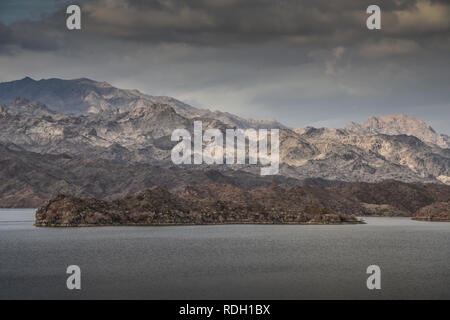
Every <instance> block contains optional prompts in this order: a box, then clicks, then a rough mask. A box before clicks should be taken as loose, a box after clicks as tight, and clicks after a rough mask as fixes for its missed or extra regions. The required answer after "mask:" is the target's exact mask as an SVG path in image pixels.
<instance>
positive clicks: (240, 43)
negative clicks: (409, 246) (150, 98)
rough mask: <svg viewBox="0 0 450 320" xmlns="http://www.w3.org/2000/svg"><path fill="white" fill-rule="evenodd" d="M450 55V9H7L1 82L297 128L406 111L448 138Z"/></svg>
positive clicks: (59, 3) (326, 2)
mask: <svg viewBox="0 0 450 320" xmlns="http://www.w3.org/2000/svg"><path fill="white" fill-rule="evenodd" d="M68 4H79V5H80V7H81V8H82V30H81V31H68V30H67V29H66V23H65V19H66V17H67V15H66V13H65V9H66V7H67V5H68ZM370 4H378V5H379V6H380V7H381V10H382V29H381V30H368V29H367V27H366V18H367V17H368V14H366V8H367V7H368V5H370ZM449 57H450V4H449V1H448V0H447V1H444V0H442V1H437V0H431V1H430V0H390V1H373V0H370V1H365V0H339V1H337V0H335V1H330V0H314V1H309V0H308V1H306V0H305V1H301V0H281V1H277V0H190V1H180V0H160V1H151V0H150V1H144V0H133V1H131V0H89V1H67V0H41V1H35V0H1V2H0V81H11V80H16V79H20V78H23V77H25V76H30V77H32V78H34V79H41V78H51V77H58V78H64V79H73V78H80V77H87V78H91V79H94V80H98V81H107V82H109V83H111V84H112V85H114V86H117V87H121V88H128V89H138V90H140V91H142V92H145V93H148V94H153V95H168V96H172V97H175V98H177V99H180V100H182V101H185V102H187V103H189V104H191V105H193V106H197V107H203V108H209V109H213V110H215V109H219V110H222V111H229V112H232V113H235V114H238V115H241V116H244V117H252V118H257V119H261V118H275V119H277V120H279V121H281V122H283V123H285V124H287V125H289V126H292V127H304V126H307V125H313V126H328V127H342V126H344V125H345V124H346V123H348V122H349V121H359V122H361V121H364V120H366V119H367V118H368V117H369V116H371V115H376V116H381V115H386V114H392V113H405V114H408V115H411V116H415V117H419V118H422V119H423V120H425V121H427V122H429V123H430V124H431V125H432V126H433V127H434V128H435V129H436V130H437V131H439V132H442V133H447V134H449V133H450V121H449V120H450V99H449V98H450V59H449Z"/></svg>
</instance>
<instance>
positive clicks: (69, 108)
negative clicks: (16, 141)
mask: <svg viewBox="0 0 450 320" xmlns="http://www.w3.org/2000/svg"><path fill="white" fill-rule="evenodd" d="M16 97H22V98H25V99H28V100H32V101H39V102H41V103H43V104H45V105H46V106H48V108H49V109H51V110H54V111H57V112H59V113H63V114H69V113H73V114H76V115H81V114H87V113H99V112H102V111H106V112H109V113H124V112H130V111H133V110H135V109H137V108H145V107H148V106H151V105H153V104H164V105H168V106H170V107H172V108H173V109H174V110H175V111H176V112H177V113H178V114H179V115H182V116H185V117H187V118H193V117H203V118H211V119H217V120H220V121H222V122H224V123H226V124H227V125H230V126H236V127H239V128H260V127H261V128H286V127H285V126H283V125H282V124H280V123H279V122H277V121H275V120H270V119H269V120H253V119H244V118H241V117H238V116H236V115H233V114H230V113H227V112H220V111H214V112H213V111H210V110H206V109H198V108H194V107H191V106H189V105H187V104H185V103H183V102H181V101H179V100H177V99H174V98H171V97H166V96H151V95H147V94H143V93H141V92H139V91H138V90H125V89H118V88H115V87H113V86H111V85H110V84H109V83H107V82H96V81H93V80H90V79H86V78H82V79H74V80H62V79H43V80H39V81H36V80H33V79H31V78H29V77H27V78H24V79H22V80H17V81H11V82H4V83H0V104H11V103H12V102H13V101H14V99H16Z"/></svg>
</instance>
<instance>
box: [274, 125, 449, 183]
mask: <svg viewBox="0 0 450 320" xmlns="http://www.w3.org/2000/svg"><path fill="white" fill-rule="evenodd" d="M280 152H281V157H282V161H281V162H282V163H284V164H286V165H289V167H285V168H284V169H283V170H282V172H284V174H286V175H292V176H295V177H297V178H303V177H307V176H315V177H322V178H326V179H331V180H344V181H365V182H377V181H383V180H387V179H395V180H400V181H405V182H442V183H449V176H450V149H442V148H440V147H438V146H436V145H432V144H427V143H424V142H422V141H421V140H419V139H418V138H416V137H413V136H407V135H392V136H391V135H384V134H378V135H374V134H364V133H355V132H353V131H349V130H345V129H327V128H320V129H316V128H312V127H308V128H304V129H294V130H293V131H291V132H289V133H288V134H282V135H281V142H280Z"/></svg>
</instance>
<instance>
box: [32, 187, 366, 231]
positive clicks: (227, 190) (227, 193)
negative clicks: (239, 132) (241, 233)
mask: <svg viewBox="0 0 450 320" xmlns="http://www.w3.org/2000/svg"><path fill="white" fill-rule="evenodd" d="M297 191H298V190H297ZM344 223H352V224H355V223H362V222H361V221H360V220H358V219H357V218H356V217H355V216H354V215H352V214H347V213H341V212H339V210H332V209H330V208H329V207H325V206H323V205H322V204H321V203H320V201H319V199H316V198H313V197H304V196H303V197H302V196H301V194H299V193H296V190H295V189H294V188H293V189H290V190H284V189H283V188H281V187H277V186H271V187H267V188H257V189H254V190H251V191H249V192H247V191H243V190H242V189H240V188H237V187H234V186H231V185H221V184H214V185H199V186H188V187H186V188H185V189H184V190H183V191H182V192H181V193H179V194H172V193H170V192H169V191H167V190H165V189H163V188H160V187H153V188H151V189H146V190H143V191H141V192H138V193H137V194H135V195H132V196H127V197H125V198H122V199H118V200H113V201H104V200H98V199H94V198H90V199H83V198H77V197H73V196H66V195H58V196H56V197H54V198H52V199H51V200H49V201H47V202H45V203H44V204H43V205H42V206H41V207H40V208H39V209H38V210H37V212H36V226H40V227H81V226H113V225H122V226H123V225H155V226H159V225H190V224H198V225H204V224H344Z"/></svg>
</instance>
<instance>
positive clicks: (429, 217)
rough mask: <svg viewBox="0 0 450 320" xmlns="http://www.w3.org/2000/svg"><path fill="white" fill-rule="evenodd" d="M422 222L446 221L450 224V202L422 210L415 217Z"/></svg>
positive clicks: (434, 204)
mask: <svg viewBox="0 0 450 320" xmlns="http://www.w3.org/2000/svg"><path fill="white" fill-rule="evenodd" d="M413 219H415V220H422V221H446V222H450V201H447V202H435V203H433V204H431V205H429V206H426V207H423V208H421V209H420V210H419V211H418V212H417V213H416V214H415V215H414V217H413Z"/></svg>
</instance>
